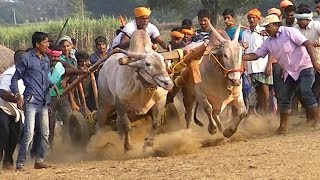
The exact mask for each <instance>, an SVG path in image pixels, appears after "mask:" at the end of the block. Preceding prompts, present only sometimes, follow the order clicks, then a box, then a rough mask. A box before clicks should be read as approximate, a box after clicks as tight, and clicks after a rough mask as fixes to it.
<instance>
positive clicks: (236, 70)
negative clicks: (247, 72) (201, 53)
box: [206, 49, 243, 77]
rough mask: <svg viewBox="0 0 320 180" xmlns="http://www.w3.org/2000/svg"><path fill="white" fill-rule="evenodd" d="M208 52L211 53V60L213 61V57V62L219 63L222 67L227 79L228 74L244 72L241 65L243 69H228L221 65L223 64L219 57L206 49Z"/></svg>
mask: <svg viewBox="0 0 320 180" xmlns="http://www.w3.org/2000/svg"><path fill="white" fill-rule="evenodd" d="M206 51H207V52H208V53H209V60H210V59H211V58H210V57H211V56H212V57H213V60H215V62H216V63H218V65H219V66H220V67H221V69H222V70H223V74H224V77H227V76H228V74H229V73H231V72H241V73H242V72H243V64H241V68H239V69H227V68H225V67H224V66H223V65H222V64H221V62H220V61H219V60H218V59H217V57H216V56H215V55H214V54H213V53H212V52H211V51H209V50H208V49H206Z"/></svg>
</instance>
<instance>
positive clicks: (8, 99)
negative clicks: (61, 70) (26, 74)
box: [0, 51, 25, 170]
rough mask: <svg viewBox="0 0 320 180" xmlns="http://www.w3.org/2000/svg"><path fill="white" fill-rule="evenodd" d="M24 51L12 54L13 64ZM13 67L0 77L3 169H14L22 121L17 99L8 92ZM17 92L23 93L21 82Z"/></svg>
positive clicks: (0, 156)
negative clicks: (14, 155) (14, 158)
mask: <svg viewBox="0 0 320 180" xmlns="http://www.w3.org/2000/svg"><path fill="white" fill-rule="evenodd" d="M23 53H24V51H16V52H15V54H14V64H15V65H16V64H18V63H19V61H20V60H21V59H22V55H23ZM15 65H13V66H12V67H10V68H9V69H7V70H6V71H4V72H3V74H2V75H1V77H0V97H1V99H0V159H1V158H2V155H3V154H2V153H3V152H4V159H3V169H4V170H11V169H14V166H13V158H12V155H13V153H14V150H15V149H16V146H17V143H18V140H19V137H20V126H21V123H23V121H24V115H23V112H22V111H21V110H20V109H18V108H17V97H15V96H14V95H13V94H12V93H11V91H10V87H9V86H10V85H11V78H12V76H13V74H14V72H15V71H16V67H15ZM18 86H19V91H20V92H23V91H24V89H25V87H24V85H23V82H22V81H21V80H20V81H19V82H18Z"/></svg>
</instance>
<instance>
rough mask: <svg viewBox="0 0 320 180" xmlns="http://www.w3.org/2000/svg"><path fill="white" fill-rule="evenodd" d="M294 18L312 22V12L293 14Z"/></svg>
mask: <svg viewBox="0 0 320 180" xmlns="http://www.w3.org/2000/svg"><path fill="white" fill-rule="evenodd" d="M294 17H295V18H296V19H297V20H299V19H308V20H312V18H313V12H311V13H303V14H294Z"/></svg>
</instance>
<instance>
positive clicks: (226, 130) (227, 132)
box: [223, 127, 237, 138]
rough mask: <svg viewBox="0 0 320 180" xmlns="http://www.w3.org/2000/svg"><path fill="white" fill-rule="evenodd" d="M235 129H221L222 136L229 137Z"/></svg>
mask: <svg viewBox="0 0 320 180" xmlns="http://www.w3.org/2000/svg"><path fill="white" fill-rule="evenodd" d="M236 131H237V130H233V129H232V128H231V127H228V128H227V129H225V130H224V131H223V136H224V137H226V138H230V137H231V136H232V135H233V134H234V133H236Z"/></svg>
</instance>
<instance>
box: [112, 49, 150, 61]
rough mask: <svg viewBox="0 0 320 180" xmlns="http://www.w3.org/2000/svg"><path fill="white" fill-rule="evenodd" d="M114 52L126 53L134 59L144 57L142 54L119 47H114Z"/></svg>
mask: <svg viewBox="0 0 320 180" xmlns="http://www.w3.org/2000/svg"><path fill="white" fill-rule="evenodd" d="M114 52H116V53H123V54H125V55H127V56H128V57H130V58H135V59H141V58H143V57H144V54H141V53H135V52H131V51H127V50H124V49H120V48H115V49H114Z"/></svg>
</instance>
